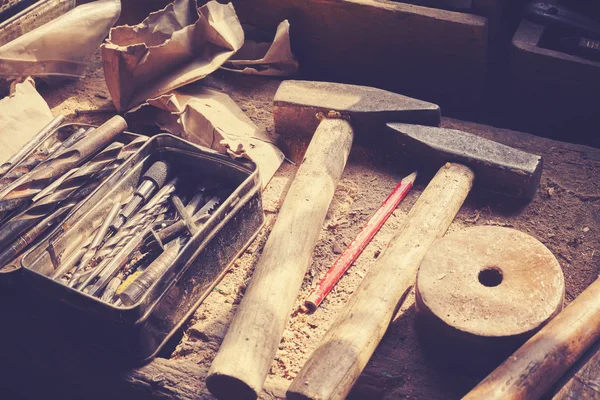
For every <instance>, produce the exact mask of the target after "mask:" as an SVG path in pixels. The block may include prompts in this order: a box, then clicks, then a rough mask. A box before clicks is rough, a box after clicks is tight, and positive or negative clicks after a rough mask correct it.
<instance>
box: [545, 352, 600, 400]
mask: <svg viewBox="0 0 600 400" xmlns="http://www.w3.org/2000/svg"><path fill="white" fill-rule="evenodd" d="M561 381H562V382H561V383H562V384H559V385H557V386H558V390H557V392H556V394H555V395H554V397H553V400H593V399H594V400H595V399H600V342H596V344H595V345H594V346H593V347H592V348H591V349H590V350H589V351H588V352H587V353H586V357H584V358H582V359H580V360H579V361H578V362H577V363H576V364H575V365H574V366H573V368H571V371H569V374H567V375H565V376H564V377H563V379H561Z"/></svg>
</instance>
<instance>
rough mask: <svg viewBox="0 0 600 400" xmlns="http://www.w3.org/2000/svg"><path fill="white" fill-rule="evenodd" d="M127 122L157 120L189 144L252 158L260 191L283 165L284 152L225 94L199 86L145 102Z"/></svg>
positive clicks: (182, 89) (130, 115) (189, 87)
mask: <svg viewBox="0 0 600 400" xmlns="http://www.w3.org/2000/svg"><path fill="white" fill-rule="evenodd" d="M159 110H162V111H159ZM128 120H130V121H131V122H132V124H133V125H134V126H135V124H136V121H137V123H139V122H142V123H144V124H147V123H148V121H156V123H157V124H158V125H159V126H160V127H161V128H162V129H165V130H166V131H168V132H170V133H172V134H174V135H176V136H180V137H182V138H184V139H187V140H189V141H190V142H192V143H196V144H199V145H201V146H204V147H208V148H211V149H213V150H216V151H218V152H220V153H223V154H228V155H229V156H230V157H232V158H238V157H244V158H249V159H251V160H252V161H254V162H255V163H256V164H257V165H258V168H259V171H260V177H261V183H262V185H263V188H264V187H265V186H266V185H267V183H268V182H269V181H270V180H271V178H272V177H273V174H275V171H277V169H278V168H279V166H280V165H281V163H282V162H283V158H284V156H283V153H282V152H281V151H280V150H279V149H278V148H277V146H275V145H274V144H273V143H272V141H271V139H270V138H269V137H268V136H267V135H266V134H265V133H264V132H261V131H260V130H259V129H258V127H257V126H256V125H255V124H254V123H253V122H252V121H251V120H250V118H248V117H247V116H246V114H244V112H243V111H242V110H241V109H240V108H239V107H238V105H237V104H236V103H235V102H234V101H233V100H232V99H231V98H230V97H229V96H228V95H227V94H224V93H221V92H217V91H214V90H211V89H207V88H205V87H203V86H201V85H199V84H193V85H188V86H186V87H184V88H181V89H178V90H176V91H174V92H172V93H170V94H166V95H163V96H159V97H157V98H155V99H150V100H148V102H147V104H145V105H143V106H141V107H139V108H137V109H136V110H134V111H132V112H131V113H130V114H128Z"/></svg>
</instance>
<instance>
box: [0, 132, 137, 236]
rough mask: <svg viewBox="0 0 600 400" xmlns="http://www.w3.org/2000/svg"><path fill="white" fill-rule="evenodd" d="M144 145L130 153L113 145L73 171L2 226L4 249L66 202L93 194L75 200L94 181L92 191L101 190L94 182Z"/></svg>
mask: <svg viewBox="0 0 600 400" xmlns="http://www.w3.org/2000/svg"><path fill="white" fill-rule="evenodd" d="M141 144H143V143H139V142H138V143H135V144H134V145H132V146H130V147H129V148H128V149H126V151H123V148H124V146H123V144H122V143H111V144H110V145H108V147H107V148H106V149H104V150H103V151H101V152H100V153H99V154H98V155H96V156H95V157H94V158H93V159H92V160H90V161H89V162H87V163H86V164H84V165H83V166H82V167H80V168H76V169H72V170H71V171H69V172H67V173H66V174H65V175H64V176H62V177H60V178H59V179H58V180H56V181H55V182H53V183H51V184H50V185H49V186H48V187H47V188H45V189H43V190H42V191H40V192H39V193H37V195H36V196H35V197H33V198H32V201H33V203H32V204H31V205H30V206H29V207H28V208H27V209H26V210H25V211H23V212H22V213H20V214H19V215H17V216H15V217H13V218H11V219H10V220H9V221H7V222H6V223H5V224H4V225H3V226H2V228H1V229H0V247H1V246H3V245H6V244H7V243H10V242H11V241H12V240H14V238H15V237H17V236H18V235H19V234H21V233H22V232H23V231H24V230H26V229H27V228H29V227H31V226H32V225H33V224H35V223H36V222H37V221H39V220H40V219H41V218H43V217H44V216H45V215H47V214H48V213H49V212H52V211H53V210H54V209H56V208H57V207H59V205H60V204H61V203H62V202H65V201H67V200H68V201H69V203H68V204H69V207H71V206H73V205H74V204H76V201H77V200H79V199H81V198H82V197H83V195H85V194H87V193H89V191H87V190H86V191H79V193H78V195H77V196H74V194H75V193H77V191H78V190H79V189H81V188H82V187H86V185H87V184H88V183H89V182H90V180H92V182H91V183H92V184H91V185H88V187H89V186H91V187H95V186H97V184H99V181H98V180H93V178H94V177H95V176H97V175H98V174H100V173H103V172H104V173H106V171H105V169H106V168H108V170H114V169H115V168H116V167H117V166H118V165H120V163H121V162H122V161H124V160H125V159H126V158H127V157H129V156H131V155H132V154H133V153H134V152H135V151H136V149H137V148H138V147H139V146H140V145H141ZM120 156H121V157H120ZM115 161H117V162H115Z"/></svg>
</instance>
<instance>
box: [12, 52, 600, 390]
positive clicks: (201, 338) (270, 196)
mask: <svg viewBox="0 0 600 400" xmlns="http://www.w3.org/2000/svg"><path fill="white" fill-rule="evenodd" d="M205 84H206V85H208V86H209V87H211V88H213V89H217V90H221V91H224V92H226V93H227V94H229V95H230V96H231V97H232V98H233V99H234V100H235V101H236V102H237V103H238V104H239V106H240V107H241V108H242V110H244V111H245V112H246V113H247V114H248V116H249V117H250V118H251V119H252V120H253V121H254V122H255V123H256V124H257V125H258V126H259V128H260V129H264V130H265V131H266V132H267V133H268V134H274V133H275V132H274V130H273V121H272V115H271V108H272V98H273V95H274V94H275V91H276V90H277V87H278V84H279V81H277V80H275V79H268V78H260V77H250V76H239V75H233V74H229V73H225V72H217V73H215V74H214V75H213V76H211V77H209V78H208V79H206V80H205ZM40 92H41V94H42V95H43V96H44V98H45V99H46V100H47V101H48V103H49V105H50V106H51V108H52V111H53V112H54V113H55V114H56V113H64V114H67V115H68V119H69V120H70V121H80V122H90V123H100V122H102V121H104V120H106V119H108V118H109V117H110V116H111V115H112V114H110V113H97V114H85V115H80V116H77V115H76V114H75V110H76V109H96V108H103V107H107V106H110V104H111V103H110V97H109V95H108V91H107V89H106V86H105V84H104V79H103V73H102V67H101V60H100V58H99V55H98V54H97V55H96V56H95V58H94V60H93V63H92V65H91V66H90V68H89V69H88V72H87V76H86V78H85V79H82V80H80V81H76V82H68V83H66V84H64V85H61V86H57V87H48V86H45V85H43V86H40ZM443 112H444V110H442V113H443ZM442 126H444V127H448V128H454V129H460V130H464V131H467V132H471V133H474V134H476V135H480V136H483V137H486V138H488V139H493V140H496V141H498V142H501V143H504V144H507V145H510V146H513V147H517V148H520V149H523V150H526V151H528V152H532V153H535V154H539V155H541V156H543V157H544V172H543V175H542V179H541V184H540V188H539V190H538V193H537V195H536V196H535V198H534V199H533V201H532V202H531V203H529V204H515V203H514V202H513V201H511V200H508V199H505V198H500V197H496V196H493V195H489V194H485V195H484V194H480V193H477V192H476V191H475V192H474V193H473V194H472V195H471V196H470V197H469V198H468V199H467V202H466V203H465V205H464V206H463V207H462V208H461V210H460V212H459V213H458V216H457V218H456V219H455V221H454V222H453V223H452V225H451V227H450V229H449V232H452V231H455V230H458V229H462V228H465V227H469V226H482V225H494V226H505V227H511V228H515V229H518V230H521V231H523V232H526V233H529V234H531V235H532V236H534V237H535V238H537V239H538V240H540V241H541V242H542V243H544V244H545V245H546V246H547V247H548V248H549V249H550V250H551V251H552V252H553V253H554V255H555V256H556V257H557V259H558V261H559V263H560V264H561V267H562V269H563V272H564V276H565V282H566V294H565V298H566V301H567V302H570V301H571V300H573V299H574V298H575V297H576V296H577V295H578V294H579V293H581V292H582V291H583V290H584V289H585V288H586V287H587V286H588V285H589V284H590V283H591V282H593V281H594V280H595V279H596V277H597V276H598V266H597V264H598V260H599V258H600V252H596V249H600V247H599V236H598V232H599V231H600V210H599V208H598V203H599V201H600V187H599V186H598V184H597V175H598V174H599V173H600V149H596V148H591V147H586V146H582V145H573V144H567V143H562V142H557V141H553V140H549V139H545V138H542V137H537V136H533V135H530V134H527V133H521V132H515V131H509V130H503V129H498V128H494V127H490V126H485V125H480V124H476V123H471V122H464V121H459V120H455V119H450V118H443V121H442ZM300 147H301V146H300ZM401 161H402V160H399V159H398V156H397V155H394V154H389V153H387V152H385V150H384V149H381V148H378V147H377V146H369V145H363V144H356V145H355V146H354V148H353V150H352V153H351V155H350V159H349V162H348V165H347V167H346V170H345V172H344V175H343V177H342V180H341V182H340V184H339V185H338V188H337V190H336V193H335V197H334V200H333V202H332V205H331V207H330V210H329V212H328V215H327V219H326V221H325V224H324V226H323V230H322V232H321V235H320V238H319V242H318V244H317V247H316V249H315V252H314V258H313V262H312V265H311V267H310V269H309V272H308V273H307V275H306V277H305V279H304V283H303V285H302V290H301V292H300V294H299V296H298V298H297V302H296V307H299V306H300V304H301V302H302V300H303V299H304V297H305V296H306V295H307V294H308V293H309V291H310V290H311V289H312V288H313V287H314V285H315V284H316V283H317V282H318V280H319V279H320V278H321V277H322V276H323V274H324V273H325V271H326V270H327V268H328V267H329V266H330V265H331V263H332V262H333V261H334V260H335V258H337V256H338V255H339V253H340V252H341V251H343V249H344V248H345V247H346V246H347V245H348V244H349V243H350V241H351V240H352V238H353V237H354V236H355V235H356V234H357V233H358V231H359V230H360V228H361V227H362V225H363V224H364V223H365V222H366V221H367V220H368V218H369V217H370V215H372V213H373V212H374V211H375V210H376V209H377V208H378V207H379V205H380V204H381V202H382V201H383V200H384V199H385V197H386V196H387V194H388V193H389V192H390V191H391V190H392V189H393V187H394V186H395V185H396V183H397V181H398V180H399V179H401V178H402V177H403V176H405V175H407V174H409V173H410V172H412V171H411V170H410V168H409V167H408V166H406V165H405V164H403V163H402V162H401ZM296 168H297V167H296V166H294V165H292V164H290V163H287V162H286V163H284V165H283V166H282V167H281V168H280V170H279V171H278V172H277V173H276V175H275V176H274V178H273V179H272V181H271V183H270V184H269V186H268V187H267V188H266V189H265V191H264V209H265V216H266V223H265V226H264V228H263V230H262V231H261V233H260V234H259V236H258V238H257V239H256V240H255V241H254V242H253V243H252V244H251V245H250V247H249V248H248V249H247V250H246V252H245V253H244V254H243V255H242V256H241V257H240V258H239V259H238V260H237V261H236V262H235V263H234V265H233V266H232V269H231V272H230V273H229V274H227V275H226V276H225V278H224V279H223V280H222V281H221V282H220V283H218V285H217V286H216V287H215V289H214V290H213V292H212V293H211V294H210V295H209V297H208V298H207V299H206V300H205V301H204V303H203V304H202V305H201V306H200V307H199V308H198V310H197V311H196V312H195V314H194V315H193V316H192V318H191V319H190V320H189V321H188V322H187V323H186V324H185V325H184V328H183V332H181V335H179V336H177V338H175V339H173V340H172V341H171V342H172V343H170V344H169V345H168V346H167V348H166V349H165V350H164V351H163V352H162V354H161V357H158V358H156V359H155V360H154V361H152V362H150V363H149V364H147V365H145V366H141V367H139V368H135V369H130V370H125V371H102V374H101V375H99V374H98V371H94V370H93V368H92V367H91V364H92V363H91V361H90V362H89V364H90V365H87V364H86V362H85V361H83V362H81V363H78V365H77V366H76V367H75V366H74V365H69V362H68V361H64V362H62V364H64V365H57V364H56V361H52V360H56V358H55V357H47V356H46V355H45V354H35V355H34V356H30V355H27V356H26V355H25V354H26V353H25V352H24V353H23V357H21V359H20V360H17V361H15V360H14V359H12V361H11V362H12V364H11V368H12V372H13V373H12V374H11V375H10V376H11V377H14V379H10V380H9V379H6V380H5V381H10V382H5V383H6V384H7V385H8V386H10V387H9V390H15V386H16V385H12V386H11V385H10V383H15V382H36V383H37V384H36V385H29V386H27V385H22V384H21V385H19V386H20V388H19V393H20V394H22V395H23V394H24V393H25V394H26V393H28V392H29V391H32V392H36V391H39V390H40V387H41V386H43V387H45V389H44V390H45V391H46V392H44V393H46V394H47V393H48V391H49V390H56V391H58V392H59V393H62V395H63V396H69V397H70V396H71V395H72V396H73V397H78V396H81V395H85V398H129V399H131V398H211V397H210V394H209V393H208V391H207V390H206V387H205V385H204V378H205V377H206V373H207V371H208V368H209V367H210V363H211V361H212V359H213V357H214V356H215V354H216V351H217V350H218V348H219V344H220V342H221V340H222V339H223V337H224V335H225V333H226V330H227V327H228V325H229V323H230V321H231V319H232V316H233V314H234V312H235V309H236V307H237V304H239V301H240V299H241V297H242V296H243V292H244V287H245V284H244V282H245V281H246V280H247V279H249V278H251V276H252V269H253V267H254V265H255V263H256V261H257V259H258V257H259V256H260V253H261V249H262V246H263V245H264V243H265V241H266V238H267V235H268V232H269V230H270V229H271V227H272V226H273V223H274V221H275V218H276V217H277V212H278V209H279V206H280V205H281V201H282V199H283V197H284V195H285V192H286V190H287V188H288V187H289V184H290V182H291V180H292V178H293V176H294V173H295V171H296ZM426 183H427V181H426V179H424V178H423V177H421V179H418V180H417V184H416V186H415V188H414V189H413V190H412V191H411V193H409V195H408V196H407V198H406V199H405V200H404V201H403V202H402V203H401V205H400V206H399V207H398V209H397V210H396V211H395V212H394V213H393V214H392V216H391V218H390V219H389V220H388V222H387V223H386V224H385V226H384V227H383V228H382V229H381V231H380V232H379V233H378V234H377V235H376V237H375V238H374V240H373V241H372V242H371V243H370V244H369V246H368V247H367V248H366V249H365V251H364V252H363V254H362V255H361V256H360V257H359V258H358V260H357V261H356V262H355V263H354V265H353V266H352V267H351V269H350V270H349V271H348V273H346V275H345V276H344V277H343V278H342V280H341V281H340V283H339V285H338V286H337V287H336V288H335V289H334V291H333V292H332V293H331V294H330V295H329V296H328V297H327V299H326V300H325V302H324V303H323V304H322V306H321V307H320V308H319V309H318V310H317V311H316V312H315V313H314V314H309V315H307V314H302V313H300V312H294V313H293V314H292V317H291V318H290V321H289V322H288V325H287V329H286V331H285V333H284V335H283V338H282V341H281V344H280V346H279V351H278V352H277V355H276V357H275V360H274V362H273V364H272V367H271V371H270V374H269V376H268V378H267V383H266V389H265V392H264V393H263V397H264V398H267V399H270V398H283V397H284V395H285V389H286V388H287V386H288V385H289V384H290V383H291V380H292V379H293V378H294V376H295V375H296V374H297V373H298V371H299V370H300V368H301V367H302V365H303V363H304V362H305V361H306V360H307V359H308V357H309V355H310V353H311V352H312V350H314V349H315V347H316V346H317V344H318V342H319V340H320V338H321V337H322V336H323V335H324V334H325V332H326V331H327V329H328V328H329V327H330V325H331V324H332V322H333V320H334V318H335V316H336V314H337V313H338V311H339V310H340V308H341V307H343V305H344V304H345V303H346V302H347V300H348V298H349V297H350V296H351V294H352V292H353V291H354V290H355V289H356V287H357V286H358V284H359V283H360V280H361V278H362V277H364V275H365V273H366V272H367V271H368V270H369V268H370V267H372V266H373V265H374V262H375V261H376V259H377V257H378V256H379V255H380V254H381V252H382V251H384V249H385V247H386V245H387V243H388V242H389V241H390V239H391V238H392V237H393V236H394V232H395V230H396V229H397V228H398V227H399V226H400V225H401V224H402V221H403V220H404V218H405V217H406V215H407V213H408V211H409V210H410V207H411V206H412V205H413V204H414V202H415V200H416V199H417V198H418V196H419V194H420V193H421V192H422V191H423V189H424V187H425V185H426ZM597 253H598V254H597ZM15 309H16V310H18V307H15ZM414 316H415V308H414V294H413V292H411V293H410V294H409V295H408V297H407V299H406V300H405V301H404V303H403V305H402V307H401V308H400V310H399V312H398V314H397V315H396V317H395V319H394V321H393V323H392V325H391V327H390V329H389V330H388V332H387V334H386V335H385V337H384V339H383V341H382V342H381V344H380V345H379V347H378V349H377V351H376V352H375V354H374V356H373V357H372V358H371V360H370V361H369V363H368V365H367V367H366V368H365V370H364V372H363V373H362V375H361V377H360V379H359V381H358V383H357V384H356V385H355V387H354V389H353V391H352V393H351V395H350V398H356V399H358V398H361V399H362V398H368V399H397V398H405V397H408V398H423V399H425V398H426V399H450V398H459V397H461V396H462V395H464V394H465V393H466V392H468V391H469V389H470V388H472V387H473V386H474V385H475V384H476V383H477V382H478V381H479V380H480V379H482V378H483V377H484V376H485V374H486V372H487V371H471V372H466V371H465V370H463V369H457V368H452V367H448V366H445V365H444V364H443V363H441V362H440V361H439V360H438V359H437V358H436V357H435V355H432V354H428V353H427V351H426V350H427V349H426V348H424V347H423V346H422V345H421V343H420V341H419V339H418V336H417V334H416V332H415V327H414ZM19 346H21V344H19V343H15V344H14V348H15V349H19V348H20V347H19ZM13 350H14V349H13ZM15 352H16V353H18V351H15ZM31 357H35V359H32V358H31ZM4 360H5V361H4V362H8V361H6V360H7V359H6V358H4ZM65 360H68V358H67V359H65ZM59 363H60V362H59ZM3 367H6V365H5V366H3ZM88 367H89V368H88ZM4 369H6V368H4ZM65 371H68V374H67V372H65ZM596 380H597V377H596ZM74 381H76V382H77V384H76V385H73V382H74ZM48 382H52V386H53V387H54V389H50V387H49V386H46V385H45V384H46V383H48ZM88 383H89V385H88ZM63 398H64V397H63Z"/></svg>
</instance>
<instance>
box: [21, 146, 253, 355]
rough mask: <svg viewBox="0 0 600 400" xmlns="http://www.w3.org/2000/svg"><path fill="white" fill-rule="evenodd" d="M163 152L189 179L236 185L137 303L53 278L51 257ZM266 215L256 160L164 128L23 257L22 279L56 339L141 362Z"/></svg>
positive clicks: (73, 243) (72, 347)
mask: <svg viewBox="0 0 600 400" xmlns="http://www.w3.org/2000/svg"><path fill="white" fill-rule="evenodd" d="M159 159H160V160H166V161H167V162H169V163H171V164H172V165H173V166H174V167H176V169H177V170H179V171H185V172H186V177H185V178H186V180H188V179H189V180H192V181H197V182H198V183H200V178H201V177H202V176H204V177H207V176H208V177H211V178H212V179H213V180H217V181H219V182H226V183H227V184H228V185H229V187H231V188H232V192H231V194H230V195H229V197H228V198H227V199H225V200H224V201H223V202H222V203H221V205H220V206H219V207H218V208H217V209H216V211H215V212H214V214H212V215H211V216H210V218H209V219H208V220H207V221H206V222H205V223H204V224H203V225H201V226H199V230H198V232H197V233H196V234H194V235H193V236H192V237H191V239H190V240H189V241H188V242H187V244H186V245H185V246H184V247H183V249H182V250H181V252H180V253H179V255H178V256H177V258H176V259H175V261H174V262H173V263H172V265H171V267H170V268H169V269H168V271H167V272H166V273H165V274H164V275H163V276H162V277H161V278H160V279H159V281H157V282H155V284H154V285H153V286H151V287H150V288H149V290H148V291H147V292H146V293H145V294H144V296H143V297H142V298H141V299H140V301H139V302H137V303H136V304H134V305H133V306H130V307H124V306H121V307H116V306H113V305H111V304H108V303H105V302H103V301H101V300H100V299H99V298H96V297H92V296H89V295H88V294H85V293H82V292H79V291H76V290H75V289H72V288H69V287H67V286H65V285H63V284H62V283H60V282H57V281H54V280H52V279H50V278H48V277H47V276H46V274H49V273H50V272H51V271H52V270H53V269H54V267H53V265H52V264H53V262H56V261H57V260H59V259H60V258H61V256H63V255H66V254H67V253H68V251H69V250H70V249H74V248H76V247H77V246H78V245H79V243H80V242H81V237H85V236H86V235H89V234H91V232H92V230H93V228H94V226H93V225H94V221H97V220H98V219H101V218H102V216H104V215H106V213H107V212H108V209H109V208H110V204H111V199H113V198H115V196H118V195H119V194H120V193H122V192H124V191H126V190H129V189H131V188H134V187H136V186H137V185H138V183H139V181H140V179H141V176H142V173H143V172H144V171H145V170H147V169H148V167H149V166H150V165H151V164H152V163H153V162H155V161H157V160H159ZM182 167H183V168H182ZM262 223H263V211H262V201H261V191H260V180H259V176H258V170H257V167H256V165H255V164H254V163H252V162H250V161H243V162H241V161H235V160H232V159H230V158H229V157H227V156H224V155H221V154H218V153H216V152H214V151H212V150H209V149H205V148H201V147H199V146H195V145H193V144H191V143H189V142H186V141H184V140H182V139H179V138H177V137H175V136H172V135H167V134H161V135H158V136H155V137H153V138H151V139H150V140H149V141H148V142H147V143H146V144H145V145H144V146H143V147H142V148H141V149H140V150H139V151H138V152H137V153H136V154H135V155H134V156H133V157H132V158H130V159H129V160H128V161H127V162H126V163H124V165H122V166H121V167H120V168H119V169H118V170H117V171H115V173H114V174H113V175H112V176H111V177H110V178H108V179H107V180H106V181H105V182H104V183H103V184H101V186H100V187H98V188H97V190H96V191H95V192H94V193H93V194H91V195H90V197H88V198H87V199H86V200H85V201H84V203H83V204H81V205H80V206H79V207H78V208H77V209H76V210H75V211H74V212H73V213H72V214H71V215H70V216H69V217H67V219H66V220H65V221H64V223H63V224H62V225H61V226H59V227H57V228H56V230H55V231H54V232H53V234H52V235H51V237H50V238H49V239H46V240H44V241H43V242H42V243H40V244H39V245H38V246H36V247H35V248H34V249H32V250H31V251H30V252H28V253H27V254H26V255H25V256H24V257H23V260H22V267H23V269H22V272H23V285H22V286H23V289H24V290H25V291H27V293H28V295H29V296H30V297H31V298H34V299H35V298H37V301H36V305H35V308H36V309H35V310H32V312H34V313H37V314H38V315H44V316H45V321H46V323H45V329H46V336H54V335H55V336H56V337H61V336H62V338H61V340H59V342H60V343H57V346H59V347H60V346H66V347H68V348H69V351H70V352H73V351H75V352H79V353H80V354H82V355H83V354H85V355H87V356H91V357H94V358H95V359H96V360H98V362H102V360H104V361H108V362H111V363H112V362H115V361H116V362H118V363H120V365H123V363H131V362H140V361H143V360H146V359H149V358H151V357H153V356H154V355H156V353H157V352H158V351H159V349H160V348H161V347H162V346H163V345H164V344H165V343H166V342H167V341H168V339H169V338H170V337H171V336H172V335H173V334H174V333H175V332H176V331H177V330H178V328H179V327H180V326H181V325H182V324H183V323H184V322H185V320H186V319H187V318H188V317H189V316H190V315H191V314H192V313H193V312H194V310H195V309H196V308H197V307H198V306H199V305H200V303H201V302H202V301H203V299H204V298H205V297H206V296H207V295H208V294H209V293H210V291H211V290H212V289H213V287H214V285H215V284H216V282H218V281H219V280H220V279H221V277H222V276H223V274H225V273H226V271H227V269H228V267H229V265H230V264H231V263H232V262H233V261H234V260H235V259H236V258H237V257H238V256H239V255H240V254H241V252H243V251H244V249H245V248H246V247H247V246H248V245H249V243H250V242H251V241H252V240H253V239H254V237H255V236H256V234H257V233H258V231H259V229H260V228H261V226H262ZM53 260H54V261H53ZM50 330H51V331H50Z"/></svg>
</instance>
